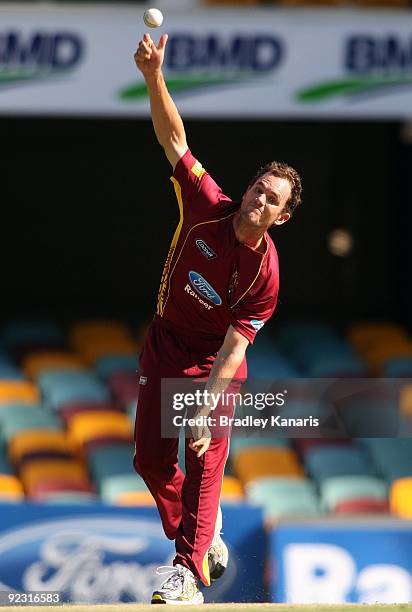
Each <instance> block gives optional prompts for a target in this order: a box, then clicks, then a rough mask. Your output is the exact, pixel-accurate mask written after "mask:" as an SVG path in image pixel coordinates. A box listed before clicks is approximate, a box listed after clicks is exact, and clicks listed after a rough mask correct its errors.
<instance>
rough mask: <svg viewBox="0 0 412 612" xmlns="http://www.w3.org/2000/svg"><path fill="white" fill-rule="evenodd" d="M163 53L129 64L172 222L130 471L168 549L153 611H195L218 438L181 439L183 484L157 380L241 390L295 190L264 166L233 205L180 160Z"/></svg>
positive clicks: (189, 161) (220, 467)
mask: <svg viewBox="0 0 412 612" xmlns="http://www.w3.org/2000/svg"><path fill="white" fill-rule="evenodd" d="M166 43H167V34H163V36H162V37H161V38H160V41H159V44H158V46H156V45H155V44H154V42H153V40H152V39H151V37H150V36H149V34H145V35H144V37H143V40H141V41H140V42H139V45H138V49H137V51H136V53H135V56H134V58H135V62H136V66H137V68H138V69H139V70H140V71H141V72H142V73H143V76H144V78H145V81H146V85H147V89H148V93H149V97H150V108H151V115H152V120H153V126H154V130H155V133H156V137H157V139H158V141H159V143H160V145H161V146H162V147H163V149H164V152H165V154H166V157H167V159H168V160H169V162H170V163H171V165H172V167H173V177H172V179H171V180H172V182H173V186H174V190H175V194H176V198H177V201H178V204H179V210H180V220H179V224H178V226H177V229H176V231H175V234H174V236H173V240H172V243H171V247H170V251H169V254H168V257H167V260H166V263H165V266H164V270H163V275H162V278H161V282H160V289H159V294H158V302H157V312H156V315H155V317H154V320H153V322H152V324H151V326H150V328H149V331H148V334H147V337H146V340H145V344H144V347H143V350H142V353H141V356H140V364H139V368H140V372H139V374H140V379H139V385H140V387H139V400H138V409H137V416H136V427H135V442H136V453H135V457H134V466H135V469H136V471H137V472H138V473H139V474H141V476H142V477H143V479H144V480H145V482H146V484H147V486H148V488H149V490H150V492H151V493H152V495H153V497H154V499H155V501H156V504H157V507H158V510H159V514H160V517H161V520H162V524H163V528H164V531H165V534H166V536H167V537H168V538H170V539H173V540H175V546H176V556H175V559H174V561H173V566H172V567H170V568H169V569H167V568H166V569H167V571H168V572H169V573H170V575H169V576H168V578H167V579H166V581H165V582H164V583H163V585H162V587H161V588H160V589H159V590H158V591H155V592H154V593H153V596H152V603H154V604H156V603H160V604H194V605H196V604H201V603H203V594H202V592H201V591H200V589H199V583H203V584H204V585H206V586H209V585H210V582H211V580H213V579H217V578H219V577H220V576H221V575H222V574H223V572H224V571H225V569H226V567H227V563H228V550H227V547H226V545H225V544H224V542H223V540H222V538H221V537H220V530H221V526H222V520H221V512H220V506H219V499H220V493H221V486H222V479H223V472H224V467H225V462H226V459H227V455H228V437H227V436H226V437H225V436H219V437H213V435H212V436H211V434H210V430H209V429H208V427H207V426H205V427H202V426H200V427H198V428H196V427H195V428H192V438H188V439H186V448H185V451H186V459H185V462H186V474H183V472H182V471H181V470H180V468H179V466H178V459H177V457H178V439H177V437H175V438H166V437H162V436H161V380H162V378H163V379H166V378H193V379H196V380H206V381H207V382H206V390H208V392H209V393H210V394H212V393H215V394H217V393H221V392H222V391H224V390H225V389H227V388H228V385H229V386H230V384H232V383H235V382H236V381H241V380H244V379H245V378H246V375H247V371H246V359H245V352H246V349H247V347H248V345H249V344H252V343H253V340H254V338H255V336H256V333H257V332H258V331H259V329H260V328H261V327H262V326H263V325H264V323H265V322H266V321H267V320H268V319H269V318H270V317H271V315H272V314H273V311H274V309H275V306H276V301H277V295H278V288H279V272H278V259H277V254H276V249H275V246H274V244H273V242H272V240H271V238H270V237H269V235H268V233H267V232H268V230H269V229H270V228H271V227H276V226H278V225H282V224H283V223H285V222H286V221H288V220H289V219H290V217H291V215H292V213H293V211H294V210H295V208H296V207H297V206H298V205H299V204H300V201H301V191H302V189H301V182H300V178H299V175H298V173H297V172H296V171H295V170H294V169H293V168H291V167H290V166H287V165H286V164H284V163H280V162H271V163H270V164H268V165H267V166H265V167H263V168H261V169H260V170H259V171H258V173H257V175H256V177H255V178H254V179H253V180H252V181H251V183H250V184H249V186H248V187H247V188H246V191H245V193H244V195H243V198H242V201H241V202H240V203H238V202H234V201H232V200H231V198H229V197H228V196H226V195H224V194H223V193H222V191H221V189H220V187H219V186H218V185H217V184H216V183H215V181H214V180H213V179H212V177H211V176H210V175H209V174H208V172H207V171H206V170H205V169H204V168H203V166H202V164H201V163H200V161H198V160H197V159H196V158H195V157H194V156H193V155H192V153H191V151H190V150H189V148H188V145H187V142H186V135H185V130H184V126H183V122H182V119H181V117H180V115H179V113H178V111H177V109H176V106H175V104H174V102H173V100H172V98H171V96H170V95H169V92H168V90H167V87H166V84H165V81H164V78H163V74H162V64H163V59H164V53H165V48H166ZM160 220H161V219H159V221H160ZM231 381H232V382H231ZM235 387H236V384H235ZM208 410H209V407H208V406H205V407H204V408H202V409H200V410H199V413H203V414H207V412H208Z"/></svg>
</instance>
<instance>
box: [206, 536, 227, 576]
mask: <svg viewBox="0 0 412 612" xmlns="http://www.w3.org/2000/svg"><path fill="white" fill-rule="evenodd" d="M221 541H222V548H223V563H219V562H218V563H216V565H215V566H214V568H213V570H212V571H210V572H209V575H210V579H211V580H213V581H214V580H219V578H221V577H222V576H223V574H224V573H225V571H226V568H227V564H228V562H229V551H228V549H227V546H226V544H225V543H224V542H223V540H221ZM212 560H213V557H212Z"/></svg>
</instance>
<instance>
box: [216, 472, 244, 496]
mask: <svg viewBox="0 0 412 612" xmlns="http://www.w3.org/2000/svg"><path fill="white" fill-rule="evenodd" d="M221 499H222V500H223V501H229V502H231V501H241V500H242V499H243V487H242V483H241V482H240V480H238V479H237V478H235V477H234V476H224V477H223V483H222V492H221Z"/></svg>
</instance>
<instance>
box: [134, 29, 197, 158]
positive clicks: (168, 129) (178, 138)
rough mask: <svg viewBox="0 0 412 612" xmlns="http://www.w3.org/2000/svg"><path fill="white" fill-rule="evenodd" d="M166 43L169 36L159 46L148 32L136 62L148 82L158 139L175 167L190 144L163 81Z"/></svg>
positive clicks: (140, 43) (165, 35) (140, 44)
mask: <svg viewBox="0 0 412 612" xmlns="http://www.w3.org/2000/svg"><path fill="white" fill-rule="evenodd" d="M166 42H167V34H163V36H162V37H161V38H160V41H159V45H158V47H156V45H155V44H154V42H153V40H152V39H151V37H150V36H149V34H147V33H146V34H145V35H144V37H143V40H141V41H140V42H139V46H138V48H137V51H136V53H135V55H134V59H135V62H136V66H137V67H138V69H139V70H140V71H141V72H142V74H143V76H144V78H145V81H146V85H147V89H148V92H149V98H150V110H151V113H152V121H153V126H154V130H155V133H156V137H157V140H158V141H159V143H160V144H161V145H162V147H163V149H164V150H165V153H166V157H167V159H168V160H169V161H170V163H171V164H172V166H173V168H174V167H175V166H176V164H177V162H178V161H179V159H180V158H181V157H182V156H183V154H184V153H185V152H186V150H187V143H186V134H185V128H184V125H183V121H182V118H181V117H180V115H179V113H178V110H177V108H176V105H175V103H174V102H173V100H172V98H171V96H170V94H169V92H168V90H167V87H166V83H165V80H164V78H163V73H162V65H163V59H164V53H165V48H166Z"/></svg>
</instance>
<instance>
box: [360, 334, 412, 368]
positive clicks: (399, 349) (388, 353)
mask: <svg viewBox="0 0 412 612" xmlns="http://www.w3.org/2000/svg"><path fill="white" fill-rule="evenodd" d="M394 357H412V342H410V341H408V340H405V339H399V340H396V341H392V342H388V343H386V344H384V343H382V344H379V345H376V346H374V347H372V348H369V349H368V351H366V352H365V353H364V359H365V361H366V362H367V364H368V365H369V366H370V368H371V370H372V371H373V373H374V374H377V375H379V374H381V370H382V367H383V365H384V364H385V362H386V361H387V360H388V359H392V358H394Z"/></svg>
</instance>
